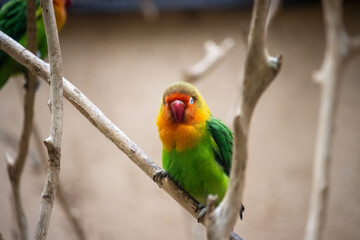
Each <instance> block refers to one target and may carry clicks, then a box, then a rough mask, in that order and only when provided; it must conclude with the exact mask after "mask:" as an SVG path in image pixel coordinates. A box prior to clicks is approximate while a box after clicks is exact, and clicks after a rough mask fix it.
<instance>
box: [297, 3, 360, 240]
mask: <svg viewBox="0 0 360 240" xmlns="http://www.w3.org/2000/svg"><path fill="white" fill-rule="evenodd" d="M322 5H323V12H324V22H325V33H326V38H325V40H326V48H325V54H324V59H323V62H322V65H321V68H320V70H319V71H317V72H315V73H314V75H313V77H314V80H315V81H316V82H317V83H319V84H320V86H321V99H320V110H319V119H318V130H317V138H316V149H315V156H314V163H313V164H314V166H313V169H314V170H313V182H312V192H311V199H310V209H309V215H308V220H307V225H306V233H305V238H304V239H305V240H319V239H321V237H322V232H323V230H324V227H325V220H326V215H327V207H328V198H329V179H330V165H331V152H330V151H331V144H332V140H333V135H334V132H333V131H334V128H335V127H334V121H335V114H336V110H337V105H338V100H339V90H340V80H341V75H342V71H343V69H344V65H345V63H346V62H347V60H348V59H349V58H350V56H352V55H353V54H354V53H355V51H357V53H358V49H359V47H360V36H358V37H356V38H354V37H353V38H350V37H349V36H348V35H347V34H346V31H345V28H344V24H343V19H342V0H323V1H322Z"/></svg>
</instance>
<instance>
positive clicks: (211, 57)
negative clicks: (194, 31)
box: [183, 38, 235, 82]
mask: <svg viewBox="0 0 360 240" xmlns="http://www.w3.org/2000/svg"><path fill="white" fill-rule="evenodd" d="M234 44H235V41H234V39H232V38H226V39H224V40H223V41H222V42H221V43H220V45H219V46H218V45H217V44H216V43H215V42H213V41H206V42H205V43H204V49H205V56H204V58H203V59H201V60H200V61H199V62H198V63H197V64H195V65H194V66H191V67H188V68H187V69H185V70H184V71H183V80H184V81H186V82H195V81H196V80H198V79H200V78H202V77H203V76H205V75H206V74H207V73H208V72H210V70H211V69H213V68H214V67H215V66H216V65H217V64H218V63H219V62H221V60H222V59H224V58H225V57H226V56H227V55H228V53H229V52H230V50H231V49H232V48H233V47H234Z"/></svg>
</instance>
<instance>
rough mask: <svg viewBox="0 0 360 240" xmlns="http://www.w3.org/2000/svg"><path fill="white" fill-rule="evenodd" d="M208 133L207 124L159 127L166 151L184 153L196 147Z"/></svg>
mask: <svg viewBox="0 0 360 240" xmlns="http://www.w3.org/2000/svg"><path fill="white" fill-rule="evenodd" d="M205 133H206V126H205V123H201V124H200V123H199V124H195V125H186V124H173V125H167V126H159V136H160V139H161V142H162V144H163V147H164V149H165V150H166V151H171V150H173V149H176V150H177V151H178V152H182V151H185V150H188V149H190V148H192V147H194V146H195V145H196V144H198V143H199V141H200V140H201V138H202V137H203V136H204V134H205Z"/></svg>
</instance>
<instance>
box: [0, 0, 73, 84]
mask: <svg viewBox="0 0 360 240" xmlns="http://www.w3.org/2000/svg"><path fill="white" fill-rule="evenodd" d="M69 4H70V0H53V5H54V12H55V17H56V24H57V28H58V31H59V30H60V29H62V27H63V26H64V25H65V22H66V7H67V6H69ZM36 6H37V10H36V28H37V33H36V38H37V49H38V53H37V55H38V57H40V58H41V59H44V58H45V57H47V55H48V49H47V44H46V35H45V27H44V21H43V18H42V11H41V7H40V2H39V0H37V1H36ZM0 30H1V31H2V32H4V33H6V34H7V35H9V36H10V37H11V38H13V39H14V40H16V41H18V42H19V43H20V44H21V45H22V46H24V47H25V48H26V45H27V44H26V41H27V40H26V0H10V1H9V2H7V3H5V4H4V5H3V6H2V7H1V9H0ZM18 73H24V74H25V77H26V78H27V69H26V68H25V67H24V66H22V65H21V64H19V63H17V62H16V61H15V60H14V59H12V58H11V57H10V56H8V55H7V54H6V53H5V52H3V51H1V50H0V89H1V88H2V87H3V86H4V85H5V83H6V82H7V80H8V79H9V78H10V77H11V76H12V75H15V74H18Z"/></svg>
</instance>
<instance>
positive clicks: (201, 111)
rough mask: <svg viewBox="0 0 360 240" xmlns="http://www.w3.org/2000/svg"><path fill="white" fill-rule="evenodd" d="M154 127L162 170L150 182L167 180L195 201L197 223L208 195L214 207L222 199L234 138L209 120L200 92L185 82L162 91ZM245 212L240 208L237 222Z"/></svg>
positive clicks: (224, 126)
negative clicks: (159, 143)
mask: <svg viewBox="0 0 360 240" xmlns="http://www.w3.org/2000/svg"><path fill="white" fill-rule="evenodd" d="M156 125H157V128H158V132H159V137H160V140H161V142H162V145H163V150H162V165H163V168H164V169H163V170H159V171H157V172H156V173H155V174H154V176H153V179H154V181H156V180H158V179H157V178H163V177H167V176H169V177H171V178H172V179H173V180H174V181H175V182H176V183H177V184H178V185H179V186H180V187H181V188H183V189H184V190H185V191H186V192H187V193H189V194H190V195H191V196H192V197H194V198H195V200H197V201H198V202H199V205H198V207H197V208H196V210H195V212H197V211H199V210H200V213H199V215H198V222H199V221H200V220H201V218H203V217H204V215H205V214H206V211H207V209H206V200H207V196H208V195H209V194H213V195H217V196H218V198H217V203H216V204H219V203H220V202H221V200H222V199H223V198H224V195H225V192H226V189H227V186H228V182H229V174H230V168H231V161H232V145H233V134H232V132H231V130H230V129H229V128H228V127H227V126H226V125H225V124H224V123H222V122H221V121H220V120H218V119H216V118H215V117H213V116H212V114H211V112H210V110H209V107H208V105H207V104H206V102H205V100H204V98H203V97H202V96H201V94H200V92H199V91H198V90H197V89H196V88H195V86H193V85H192V84H190V83H187V82H176V83H174V84H172V85H171V86H169V87H168V88H167V89H166V90H165V91H164V93H163V95H162V99H161V105H160V110H159V113H158V116H157V118H156ZM160 180H161V179H160ZM160 182H161V181H160ZM244 210H245V208H244V206H243V205H242V206H241V209H240V213H239V215H240V219H242V215H243V211H244Z"/></svg>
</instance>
